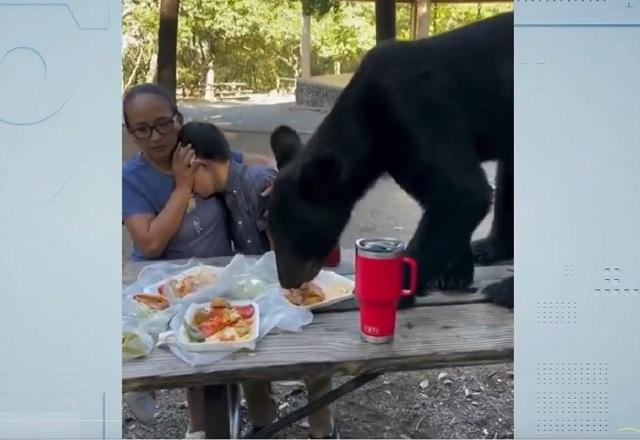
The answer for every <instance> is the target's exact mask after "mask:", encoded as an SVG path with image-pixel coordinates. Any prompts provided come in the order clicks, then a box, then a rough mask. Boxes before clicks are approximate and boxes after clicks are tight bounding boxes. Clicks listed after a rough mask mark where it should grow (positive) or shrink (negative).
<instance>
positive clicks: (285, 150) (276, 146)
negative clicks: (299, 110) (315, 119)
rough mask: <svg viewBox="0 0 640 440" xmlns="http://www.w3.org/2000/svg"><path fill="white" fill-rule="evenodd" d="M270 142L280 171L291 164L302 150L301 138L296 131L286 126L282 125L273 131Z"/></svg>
mask: <svg viewBox="0 0 640 440" xmlns="http://www.w3.org/2000/svg"><path fill="white" fill-rule="evenodd" d="M270 142H271V151H273V155H274V156H275V157H276V164H277V165H278V169H279V170H281V169H282V168H284V167H285V166H286V165H287V164H288V163H289V162H291V161H292V160H293V158H294V157H296V155H297V154H298V153H299V152H300V150H301V149H302V141H301V140H300V136H298V133H296V132H295V130H294V129H292V128H291V127H287V126H286V125H281V126H279V127H278V128H276V129H275V130H273V133H271V139H270Z"/></svg>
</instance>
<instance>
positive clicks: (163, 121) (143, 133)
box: [129, 115, 176, 141]
mask: <svg viewBox="0 0 640 440" xmlns="http://www.w3.org/2000/svg"><path fill="white" fill-rule="evenodd" d="M175 119H176V116H175V115H173V116H171V117H170V118H160V119H157V120H156V122H155V124H152V125H140V126H138V127H136V128H134V129H133V130H129V133H131V134H132V135H133V136H134V137H135V138H136V139H138V140H141V141H143V140H146V139H149V138H150V137H151V134H152V133H153V130H155V131H156V132H157V133H158V134H159V135H164V134H167V133H169V132H170V131H171V130H173V122H174V121H175Z"/></svg>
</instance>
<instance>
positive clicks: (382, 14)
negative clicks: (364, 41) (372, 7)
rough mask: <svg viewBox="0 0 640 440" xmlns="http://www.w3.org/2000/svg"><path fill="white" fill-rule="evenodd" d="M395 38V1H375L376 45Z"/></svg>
mask: <svg viewBox="0 0 640 440" xmlns="http://www.w3.org/2000/svg"><path fill="white" fill-rule="evenodd" d="M395 38H396V0H376V43H381V42H382V41H384V40H394V39H395Z"/></svg>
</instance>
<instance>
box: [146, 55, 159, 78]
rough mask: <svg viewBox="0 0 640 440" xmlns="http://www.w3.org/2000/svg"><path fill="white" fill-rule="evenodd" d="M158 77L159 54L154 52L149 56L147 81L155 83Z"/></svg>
mask: <svg viewBox="0 0 640 440" xmlns="http://www.w3.org/2000/svg"><path fill="white" fill-rule="evenodd" d="M157 79H158V54H157V53H153V54H151V57H150V58H149V70H147V78H146V82H148V83H153V82H156V80H157Z"/></svg>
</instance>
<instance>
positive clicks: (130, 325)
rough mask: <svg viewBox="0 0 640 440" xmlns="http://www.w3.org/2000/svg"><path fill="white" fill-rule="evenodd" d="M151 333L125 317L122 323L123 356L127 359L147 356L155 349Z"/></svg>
mask: <svg viewBox="0 0 640 440" xmlns="http://www.w3.org/2000/svg"><path fill="white" fill-rule="evenodd" d="M153 346H154V342H153V338H152V337H151V335H150V334H149V333H147V332H145V331H144V330H142V329H140V328H139V327H138V326H137V325H136V323H135V322H132V321H131V320H128V319H126V318H125V320H124V321H123V325H122V358H123V359H124V360H125V361H128V360H131V359H137V358H140V357H144V356H147V355H148V354H149V353H151V351H152V350H153Z"/></svg>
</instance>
